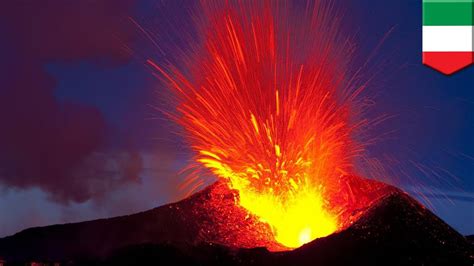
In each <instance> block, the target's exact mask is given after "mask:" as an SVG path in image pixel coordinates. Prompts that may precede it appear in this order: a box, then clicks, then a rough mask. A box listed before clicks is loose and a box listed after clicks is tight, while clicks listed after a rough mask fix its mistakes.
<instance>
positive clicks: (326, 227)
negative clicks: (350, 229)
mask: <svg viewBox="0 0 474 266" xmlns="http://www.w3.org/2000/svg"><path fill="white" fill-rule="evenodd" d="M199 161H200V162H201V163H203V164H204V165H205V166H206V167H208V168H210V169H212V171H213V172H214V173H215V174H217V175H218V176H222V177H226V178H227V179H229V181H230V184H231V186H232V188H233V189H236V190H238V191H239V197H240V202H239V203H240V205H241V206H242V207H244V208H245V209H247V210H248V211H249V212H250V213H252V214H254V215H256V216H258V217H259V219H260V221H262V222H265V223H267V224H269V225H270V226H271V228H272V230H273V235H274V237H275V240H276V241H277V242H278V243H280V244H282V245H284V246H285V247H288V248H297V247H299V246H301V245H303V244H305V243H308V242H310V241H312V240H314V239H316V238H320V237H324V236H327V235H329V234H331V233H333V232H335V231H336V230H337V228H338V221H337V218H336V217H335V216H334V215H332V214H330V213H329V212H328V211H327V210H326V209H325V207H324V201H323V197H322V195H321V191H319V190H318V189H317V188H315V186H314V185H313V186H310V185H306V182H303V183H302V184H299V185H298V184H296V182H295V181H294V180H293V179H291V178H290V179H289V180H290V182H289V183H290V184H289V186H288V188H289V189H290V190H289V191H288V190H284V191H275V190H273V189H270V190H264V191H256V190H255V189H254V188H252V187H250V186H249V183H250V182H249V181H248V179H246V178H243V175H244V173H234V172H232V171H231V170H230V168H229V167H228V166H226V165H223V164H222V163H221V162H219V161H217V160H214V159H211V158H206V159H200V160H199ZM246 172H247V173H248V174H254V173H255V172H257V170H255V169H252V168H247V170H246ZM247 173H245V174H247Z"/></svg>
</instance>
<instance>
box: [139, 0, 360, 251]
mask: <svg viewBox="0 0 474 266" xmlns="http://www.w3.org/2000/svg"><path fill="white" fill-rule="evenodd" d="M223 2H224V1H223ZM323 2H324V3H323ZM328 3H329V1H316V2H315V3H314V4H313V5H309V4H308V5H307V6H306V9H305V10H304V12H303V13H304V14H305V15H304V16H302V17H301V18H299V19H289V17H290V13H287V12H285V11H284V10H286V9H284V8H281V7H278V6H270V5H269V4H262V5H261V6H256V7H255V6H252V7H251V6H250V5H248V6H247V5H246V4H244V3H239V4H237V5H231V4H222V5H221V4H219V3H212V4H209V2H207V4H204V9H205V14H206V18H207V19H208V20H207V22H206V27H205V31H204V34H203V36H205V40H204V44H203V47H202V52H200V53H197V54H195V55H194V59H193V60H191V61H190V62H188V63H189V64H188V65H189V67H188V68H187V69H186V71H185V72H181V71H179V70H178V69H177V68H175V67H168V68H167V67H165V66H158V65H157V64H155V63H154V62H153V61H151V60H149V61H148V63H149V64H150V65H151V66H153V67H154V68H155V69H156V70H158V71H159V72H160V73H161V75H162V76H163V77H165V79H166V81H167V82H169V84H170V86H171V87H173V88H174V92H175V95H176V97H177V100H178V102H179V105H178V107H177V113H176V114H175V115H173V116H174V118H175V119H176V121H178V123H179V124H180V125H182V126H183V128H184V130H185V133H186V138H187V140H188V141H189V143H190V144H191V147H192V148H193V149H194V150H195V151H196V158H195V161H196V162H198V163H199V164H201V165H203V166H204V167H205V168H207V169H209V170H210V171H212V173H214V174H215V176H217V177H218V178H219V179H221V180H224V181H226V182H227V184H228V186H229V188H230V189H232V190H235V191H237V192H238V195H237V196H236V204H238V205H240V206H241V207H243V208H245V209H246V210H247V211H248V212H249V213H250V214H251V215H255V216H256V217H258V219H259V221H260V222H263V223H266V224H268V225H269V226H270V228H271V232H272V235H273V238H274V239H271V241H276V242H278V243H280V244H281V245H283V246H285V247H287V248H296V247H299V246H301V245H303V244H305V243H307V242H309V241H311V240H313V239H315V238H319V237H324V236H327V235H329V234H331V233H333V232H335V231H337V230H339V229H341V228H342V227H343V226H345V225H346V224H347V223H348V220H347V219H348V216H347V215H345V214H347V213H350V212H351V210H353V209H354V206H355V205H356V203H350V202H349V201H350V200H352V198H351V195H352V194H351V193H352V192H351V190H350V188H349V189H347V188H346V187H344V184H345V183H344V182H343V181H341V180H342V179H343V177H344V176H345V175H346V174H347V173H350V172H352V171H353V166H352V163H353V160H354V158H356V157H357V156H358V155H359V154H360V153H361V151H362V150H363V145H362V144H361V143H357V142H356V141H355V140H354V138H353V135H354V132H355V131H356V130H357V129H359V128H360V126H361V125H363V124H364V123H365V120H363V121H362V122H354V121H355V120H356V118H357V116H358V112H359V109H360V108H356V107H357V102H356V101H355V99H356V96H357V94H358V93H359V92H360V90H361V89H360V88H357V87H355V86H354V83H353V76H351V75H350V74H349V73H348V70H347V69H348V58H350V55H351V52H352V49H351V45H350V42H348V40H346V39H344V38H343V37H342V36H341V34H340V33H339V26H338V21H339V19H338V18H337V14H336V13H335V12H334V10H333V9H332V8H331V5H330V4H328ZM276 5H278V4H276ZM185 73H186V74H185ZM188 74H189V76H187V75H188ZM359 203H362V204H363V203H364V202H359ZM351 204H352V205H351ZM343 214H344V215H343Z"/></svg>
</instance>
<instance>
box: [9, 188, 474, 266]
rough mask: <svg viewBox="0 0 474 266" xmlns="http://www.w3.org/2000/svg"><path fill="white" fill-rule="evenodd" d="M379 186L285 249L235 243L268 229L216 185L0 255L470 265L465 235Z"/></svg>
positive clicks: (37, 235)
mask: <svg viewBox="0 0 474 266" xmlns="http://www.w3.org/2000/svg"><path fill="white" fill-rule="evenodd" d="M371 182H372V181H371ZM382 191H383V193H381V194H380V197H378V198H377V200H376V201H375V202H374V203H373V204H370V206H366V209H364V210H363V211H362V214H361V215H358V216H357V220H356V221H354V222H353V223H352V224H351V225H349V226H347V227H346V228H345V229H344V230H342V231H340V232H337V233H334V234H332V235H330V236H328V237H325V238H320V239H317V240H315V241H313V242H311V243H308V244H306V245H304V246H302V247H300V248H298V249H295V250H292V251H284V252H269V251H268V250H267V249H266V248H241V247H242V246H243V247H246V245H247V244H248V243H249V242H248V241H251V242H252V243H251V244H248V246H249V247H251V246H254V247H255V246H269V245H271V243H267V242H265V240H264V238H259V236H261V235H262V234H265V233H268V228H266V227H265V225H263V224H259V223H258V222H257V223H256V222H255V219H254V217H248V215H247V213H246V212H245V211H244V210H242V209H239V208H236V207H235V204H234V196H233V195H232V191H230V190H228V189H226V185H224V184H222V183H216V184H214V185H212V186H210V187H208V188H207V189H205V190H203V191H201V192H199V193H197V194H195V195H193V196H191V197H189V198H187V199H185V200H183V201H180V202H177V203H173V204H169V205H165V206H162V207H159V208H155V209H152V210H149V211H146V212H142V213H137V214H133V215H129V216H122V217H116V218H110V219H101V220H95V221H89V222H82V223H75V224H65V225H53V226H47V227H39V228H31V229H27V230H24V231H22V232H20V233H17V234H15V235H13V236H9V237H6V238H3V239H0V258H3V259H5V260H6V261H7V263H8V262H25V261H49V262H53V261H61V262H66V261H68V262H69V263H70V264H72V265H149V264H157V265H473V263H474V252H473V248H472V245H471V244H470V243H469V242H468V240H467V239H466V238H465V237H463V236H462V235H460V234H459V233H457V232H456V231H455V230H454V229H452V228H451V227H450V226H449V225H447V224H446V223H444V222H443V221H442V220H441V219H439V218H438V217H436V216H435V215H434V214H433V213H431V212H430V211H429V210H427V209H426V208H425V207H424V206H422V205H421V204H419V203H418V202H417V201H416V200H414V199H413V198H411V197H410V196H408V195H407V194H405V193H404V192H402V191H400V190H398V189H396V188H393V187H388V186H386V187H385V188H384V189H383V190H382ZM216 203H219V204H216ZM213 206H214V207H213ZM215 206H219V207H217V208H216V207H215ZM244 220H245V221H246V222H245V223H242V221H244ZM224 223H225V224H224ZM252 233H253V235H252ZM249 235H250V236H251V237H250V238H248V236H249ZM242 236H247V238H243V237H242ZM229 243H236V244H235V245H234V246H233V245H230V244H229ZM273 245H274V244H273ZM274 248H275V247H274ZM7 265H8V264H7Z"/></svg>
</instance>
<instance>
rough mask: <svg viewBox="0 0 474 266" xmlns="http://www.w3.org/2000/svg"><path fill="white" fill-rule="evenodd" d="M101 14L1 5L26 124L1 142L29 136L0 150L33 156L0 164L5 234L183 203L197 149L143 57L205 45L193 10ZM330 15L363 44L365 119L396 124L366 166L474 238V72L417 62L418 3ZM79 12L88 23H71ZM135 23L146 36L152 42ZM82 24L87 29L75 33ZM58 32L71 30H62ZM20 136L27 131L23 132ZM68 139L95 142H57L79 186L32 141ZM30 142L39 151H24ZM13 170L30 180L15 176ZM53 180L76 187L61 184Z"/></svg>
mask: <svg viewBox="0 0 474 266" xmlns="http://www.w3.org/2000/svg"><path fill="white" fill-rule="evenodd" d="M103 3H104V4H103V5H102V4H100V5H99V6H98V7H97V6H94V7H80V8H79V6H80V4H75V5H79V6H78V7H75V8H68V7H65V6H64V4H62V3H61V1H57V2H55V1H52V2H51V6H41V8H42V9H41V10H44V11H43V12H44V13H45V14H43V15H42V14H40V12H39V11H38V9H37V8H38V7H36V8H31V7H29V8H28V7H25V6H21V5H18V4H8V3H7V4H0V10H2V9H3V10H4V13H2V11H0V16H1V17H2V18H1V19H0V36H1V37H0V38H2V39H3V40H6V41H2V42H0V58H3V59H2V60H0V70H1V72H0V73H3V74H0V81H2V84H4V85H5V88H3V87H0V97H3V101H2V100H0V103H4V108H3V109H2V108H0V111H1V112H4V113H6V114H8V117H13V118H16V117H22V118H21V119H8V117H7V116H6V115H5V116H2V115H0V118H4V117H6V118H5V119H6V120H7V122H6V123H3V125H2V127H5V128H4V130H6V129H8V130H6V131H7V132H9V135H8V134H5V135H1V134H0V136H1V137H3V138H8V137H12V136H19V135H21V138H20V137H18V140H14V141H10V142H8V143H10V144H8V143H7V142H5V141H4V142H2V141H0V148H1V149H3V148H4V147H3V146H2V145H4V146H5V147H6V148H7V149H6V150H8V149H11V150H20V151H22V152H23V153H25V154H29V153H31V154H35V155H34V156H25V155H24V154H22V153H18V155H15V156H17V157H14V158H15V159H11V158H7V159H5V157H6V155H5V154H2V153H1V152H0V236H2V235H7V234H11V233H14V232H15V231H17V230H19V229H23V228H25V227H28V226H34V225H44V224H50V223H62V222H69V221H80V220H84V219H92V218H97V217H104V216H111V215H119V214H126V213H130V212H134V211H141V210H145V209H147V208H151V207H155V206H156V205H159V204H163V203H165V202H169V201H172V200H176V199H178V198H179V197H180V194H179V192H178V190H177V188H176V187H177V184H178V183H179V180H180V177H179V176H177V171H178V170H179V169H180V168H181V167H182V166H183V165H185V161H186V159H187V158H188V157H189V151H188V149H187V148H186V146H185V145H184V144H183V142H182V141H181V139H180V138H179V137H177V136H176V135H175V134H173V132H175V131H177V130H179V129H178V128H177V127H176V126H174V125H173V124H172V123H171V122H170V121H168V120H167V119H166V118H165V117H163V116H162V115H161V114H160V113H159V112H157V111H156V110H155V109H154V108H153V107H154V106H159V107H160V108H169V106H167V105H166V103H163V101H164V100H163V99H164V97H165V96H166V95H165V93H163V91H164V88H163V87H162V85H161V84H160V83H159V82H158V81H157V80H156V79H155V78H154V77H153V76H152V74H151V71H150V69H149V68H148V67H146V66H145V64H144V59H146V58H153V59H154V60H156V61H158V62H165V60H168V61H170V62H173V63H179V60H180V58H181V56H182V53H183V51H185V52H186V51H187V49H189V44H190V43H192V42H196V43H199V41H200V39H199V35H198V34H197V33H196V32H197V31H196V29H195V28H194V24H193V20H192V16H191V14H193V13H198V12H199V10H198V9H197V7H196V4H195V3H193V2H192V1H152V0H138V1H136V2H133V1H127V0H123V1H119V2H114V1H103ZM335 3H336V4H337V6H338V7H339V8H341V9H343V10H345V12H346V17H345V19H344V23H343V27H344V29H343V30H344V32H346V33H347V34H348V35H349V36H353V37H354V39H355V42H356V44H357V46H358V49H357V51H356V58H355V61H354V64H353V65H354V67H357V66H361V65H363V64H364V63H365V62H366V61H368V63H367V64H366V66H365V67H364V68H363V75H364V77H366V78H373V81H372V82H371V83H370V88H369V89H368V91H367V94H368V95H370V96H372V97H374V98H375V102H376V104H375V105H374V107H373V108H372V109H371V110H370V112H371V113H370V115H371V116H378V115H382V114H387V115H391V116H392V118H391V119H390V120H388V121H387V122H385V123H384V124H382V125H381V126H379V127H377V128H375V129H374V130H373V132H370V134H373V135H380V136H382V135H383V134H384V133H388V132H390V134H388V135H387V136H386V137H383V138H381V140H380V142H379V143H378V144H376V145H374V146H373V147H371V148H370V149H369V152H368V154H369V156H370V157H372V158H377V159H378V160H379V161H380V162H381V163H382V164H384V165H385V166H386V168H387V169H388V170H387V173H386V174H387V176H389V178H390V180H392V182H393V183H395V184H397V185H399V186H402V187H404V188H405V189H406V190H408V191H411V192H413V194H414V195H415V196H418V194H417V191H424V192H427V193H428V194H432V193H434V194H436V195H434V196H431V197H428V198H429V199H430V204H432V207H433V208H434V211H435V212H436V213H437V214H439V215H440V216H441V217H442V218H443V219H445V220H446V221H448V222H449V223H450V224H451V225H453V226H454V227H455V228H457V229H458V230H460V231H461V232H462V233H465V234H473V233H474V227H473V226H472V225H473V224H474V207H473V202H474V178H473V173H474V140H473V137H472V136H474V116H473V115H472V114H474V66H473V67H471V68H468V69H465V70H463V71H461V72H459V73H457V74H455V75H453V76H449V77H448V76H444V75H442V74H440V73H438V72H436V71H434V70H432V69H429V68H427V67H425V66H423V65H422V64H421V0H420V1H418V0H400V1H380V0H335ZM2 5H4V6H2ZM40 5H41V4H40ZM77 10H80V12H83V13H87V12H88V11H90V12H91V13H90V14H91V15H84V14H79V15H77V14H75V12H79V11H77ZM91 10H94V11H91ZM7 12H8V13H7ZM48 12H49V13H50V14H49V13H48ZM62 16H68V17H72V18H71V19H66V18H63V17H62ZM128 16H130V17H132V18H134V20H136V21H137V22H138V23H140V24H141V25H143V26H144V27H145V28H147V29H148V30H151V33H152V34H153V36H152V40H151V39H150V38H148V37H147V36H145V35H144V34H143V33H142V32H141V31H140V30H139V29H138V28H137V27H136V26H135V25H133V23H131V21H130V20H129V19H128V18H127V17H128ZM25 20H26V22H24V21H25ZM86 20H87V21H91V22H90V23H89V22H88V23H85V22H81V21H86ZM58 21H61V23H64V25H65V26H64V27H67V32H63V31H62V30H61V29H62V28H61V27H60V26H56V24H58ZM33 22H34V23H33ZM32 23H33V24H32ZM31 25H36V26H34V27H33V26H31ZM56 27H57V28H56ZM106 32H107V33H108V32H112V33H114V36H115V37H117V39H115V38H112V37H109V36H108V35H107V34H105V33H106ZM104 36H106V37H104ZM154 42H156V44H157V45H158V47H157V46H155V44H154ZM185 52H184V53H185ZM2 75H3V77H2ZM15 77H16V78H15ZM25 80H27V81H31V82H26V81H25ZM2 90H3V91H2ZM5 106H6V107H5ZM18 106H20V107H21V108H20V107H18ZM7 107H8V109H7ZM12 109H13V110H12ZM44 110H49V111H47V112H46V111H44ZM84 110H86V111H84ZM51 117H54V119H52V118H51ZM91 119H94V121H96V123H95V127H94V130H95V131H94V132H95V133H94V134H89V133H87V134H86V133H84V132H85V131H87V130H86V129H85V128H84V127H82V126H81V125H82V124H81V123H82V122H83V121H90V120H91ZM43 120H44V121H43ZM38 121H39V122H38ZM69 121H70V123H69ZM20 123H24V124H25V123H26V124H31V126H26V127H24V126H22V125H21V124H20ZM71 124H72V125H71ZM33 125H34V126H33ZM45 125H46V126H45ZM17 128H25V130H26V131H28V132H27V133H24V134H23V133H22V134H19V133H18V132H17V131H15V129H17ZM44 128H46V129H44ZM18 130H19V129H18ZM25 130H23V131H25ZM64 130H67V131H64ZM20 132H21V131H20ZM61 132H79V133H80V134H79V133H78V136H77V138H83V137H84V136H85V137H86V138H87V139H90V143H93V145H92V144H91V145H90V147H89V146H88V147H89V148H88V149H84V148H82V147H81V146H83V145H73V144H74V143H70V142H69V141H66V142H65V143H62V142H61V143H60V144H61V145H60V146H61V147H65V148H64V149H65V150H66V149H67V150H73V151H74V152H72V153H71V154H72V155H74V156H72V155H71V156H69V157H67V158H66V159H64V164H65V165H71V169H72V168H73V169H74V174H71V173H70V172H71V169H69V168H66V167H65V168H64V169H60V170H61V171H59V170H58V171H56V170H54V171H52V170H51V169H49V168H45V167H43V166H38V165H37V163H35V162H36V161H37V159H38V158H43V157H44V156H46V157H48V156H50V157H51V160H56V159H57V158H61V154H63V152H67V151H65V150H64V151H63V150H61V148H57V149H56V150H53V151H49V150H48V151H45V150H44V148H43V146H41V145H39V144H37V143H36V142H43V141H44V142H47V141H50V142H55V141H56V140H57V138H58V137H57V136H61V134H60V133H61ZM84 134H85V135H84ZM72 135H74V134H72ZM384 136H385V135H384ZM12 138H13V137H12ZM25 139H31V143H32V144H31V145H30V147H33V148H31V149H30V148H28V147H27V148H18V146H19V145H20V144H21V143H24V140H25ZM11 143H13V144H11ZM28 143H29V142H28ZM57 145H59V144H57ZM17 148H18V149H17ZM55 152H56V153H55ZM44 154H46V155H44ZM7 155H8V154H7ZM35 156H36V157H35ZM25 158H26V159H25ZM48 158H49V157H48ZM84 160H85V161H87V162H88V163H83V161H84ZM90 161H92V162H93V163H91V164H92V165H93V166H91V165H90V163H89V162H90ZM129 161H133V162H135V163H134V164H130V163H128V162H129ZM48 162H49V161H48V160H46V161H45V162H44V163H45V164H47V163H48ZM109 164H114V165H115V167H114V168H113V169H114V171H116V172H117V173H114V174H110V173H109V172H110V171H108V172H107V174H106V176H107V178H106V179H105V180H107V181H103V180H100V182H99V181H98V180H96V179H95V178H93V177H89V176H88V175H89V174H90V173H89V172H87V173H84V171H82V172H81V171H80V174H78V173H77V172H76V168H77V167H79V168H81V167H82V168H84V169H88V171H89V170H90V169H92V170H90V171H92V173H99V174H104V170H103V168H107V167H109V166H108V165H109ZM11 165H14V166H16V167H17V168H15V167H10V166H11ZM78 165H79V166H78ZM117 165H118V166H117ZM18 168H31V169H33V170H32V171H20V172H21V173H20V174H18V177H17V176H14V177H11V176H9V174H15V173H16V172H18ZM107 169H108V168H107ZM130 169H132V170H134V169H135V171H132V170H130ZM35 172H39V174H38V175H37V176H35V177H30V176H31V175H32V174H33V173H35ZM112 172H113V171H112ZM43 174H44V175H43ZM51 176H54V179H53V178H51ZM58 178H62V179H65V181H63V182H66V183H69V182H72V183H73V184H76V185H75V186H67V185H64V186H61V185H60V184H62V183H61V182H59V185H58V182H57V179H58ZM375 178H379V177H375ZM382 179H384V178H382ZM71 180H72V181H71ZM384 180H387V179H384ZM97 182H99V189H96V188H95V187H97ZM91 186H94V189H91V188H90V187H91ZM64 187H66V188H64ZM77 187H79V188H81V190H79V191H77V189H76V188H77ZM71 195H72V196H71ZM440 196H441V197H440ZM445 196H446V197H447V198H449V199H450V200H451V201H450V200H447V199H446V197H445ZM119 206H120V207H119ZM4 213H8V214H9V215H8V218H4V217H5V216H7V215H2V214H4Z"/></svg>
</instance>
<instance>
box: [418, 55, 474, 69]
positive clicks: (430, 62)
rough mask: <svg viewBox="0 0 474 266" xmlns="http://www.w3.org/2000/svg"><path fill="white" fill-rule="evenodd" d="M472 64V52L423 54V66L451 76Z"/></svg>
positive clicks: (473, 61)
mask: <svg viewBox="0 0 474 266" xmlns="http://www.w3.org/2000/svg"><path fill="white" fill-rule="evenodd" d="M472 63H474V52H423V64H425V65H427V66H430V67H432V68H434V69H436V70H438V71H440V72H442V73H444V74H446V75H451V74H453V73H454V72H457V71H459V70H461V69H463V68H465V67H467V66H469V65H471V64H472Z"/></svg>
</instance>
